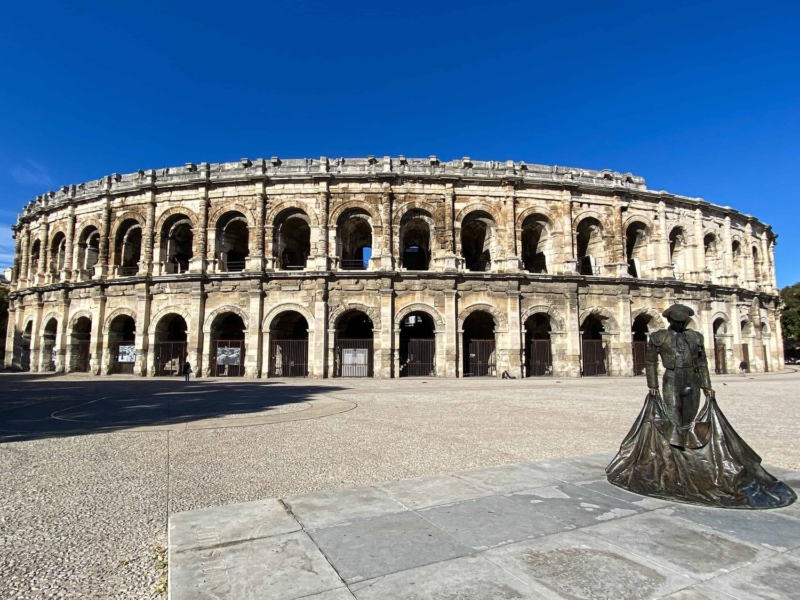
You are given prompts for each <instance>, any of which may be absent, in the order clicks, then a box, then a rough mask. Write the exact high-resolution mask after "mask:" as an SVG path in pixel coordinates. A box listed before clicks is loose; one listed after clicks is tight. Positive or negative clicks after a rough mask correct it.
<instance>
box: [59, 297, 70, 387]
mask: <svg viewBox="0 0 800 600" xmlns="http://www.w3.org/2000/svg"><path fill="white" fill-rule="evenodd" d="M59 295H60V297H59V301H58V306H57V308H58V309H59V311H58V312H59V316H58V329H57V330H56V341H55V348H56V373H66V372H67V371H68V368H69V356H68V354H71V353H68V352H67V348H68V345H69V338H70V335H69V304H70V297H69V291H67V290H66V289H62V290H60V294H59Z"/></svg>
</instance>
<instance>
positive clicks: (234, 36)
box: [0, 0, 800, 286]
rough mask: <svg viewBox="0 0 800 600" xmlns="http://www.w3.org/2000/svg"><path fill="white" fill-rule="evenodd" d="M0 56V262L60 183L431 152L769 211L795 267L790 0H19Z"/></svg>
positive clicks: (799, 179) (795, 113)
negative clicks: (246, 161) (615, 178)
mask: <svg viewBox="0 0 800 600" xmlns="http://www.w3.org/2000/svg"><path fill="white" fill-rule="evenodd" d="M68 5H69V6H68ZM0 59H2V60H0V225H1V226H2V233H0V266H2V267H5V266H9V265H10V263H11V260H12V254H13V248H12V240H11V237H10V231H9V230H8V225H10V224H12V223H13V222H15V221H16V215H17V213H18V212H19V211H20V209H21V207H22V205H23V204H24V203H26V202H27V201H28V200H30V199H32V198H33V197H35V196H36V195H37V194H41V193H44V192H46V191H48V190H52V189H57V188H58V187H60V186H61V185H68V184H71V183H80V182H82V181H87V180H91V179H97V178H99V177H101V176H103V175H106V174H110V173H112V172H117V173H128V172H132V171H136V170H137V169H149V168H160V167H166V166H175V165H182V164H184V163H186V162H190V161H191V162H196V163H199V162H203V161H205V162H222V161H231V160H238V159H239V158H242V157H249V158H259V157H264V158H269V157H270V156H283V157H293V158H299V157H311V158H318V157H319V156H328V157H331V158H334V157H339V156H345V157H348V156H351V157H354V156H366V155H369V154H374V155H376V156H383V155H392V156H396V155H398V154H403V155H405V156H409V157H410V156H414V157H426V156H429V155H431V154H435V155H437V156H438V157H439V158H440V159H441V160H452V159H456V158H461V157H462V156H469V157H471V158H473V159H481V160H507V159H514V160H524V161H526V162H536V163H543V164H549V165H566V166H574V167H583V168H591V169H604V168H610V169H614V170H617V171H621V172H623V173H624V172H628V171H631V172H633V173H635V174H636V175H641V176H643V177H644V178H645V179H646V180H647V184H648V187H650V188H651V189H665V190H668V191H670V192H674V193H679V194H686V195H691V196H699V197H702V198H705V199H706V200H708V201H710V202H714V203H717V204H722V205H729V206H732V207H734V208H736V209H737V210H740V211H742V212H745V213H749V214H753V215H755V216H756V217H758V218H759V219H761V220H763V221H766V222H767V223H770V224H772V225H773V226H774V229H775V231H776V232H777V233H778V234H779V235H780V239H779V241H778V246H777V249H776V254H777V260H778V283H779V285H781V286H784V285H788V284H791V283H794V282H796V281H798V280H800V261H798V260H797V257H798V255H800V216H799V215H798V195H799V194H800V192H798V190H800V172H799V171H800V170H799V169H798V167H800V3H798V2H796V1H794V2H760V3H753V2H747V3H744V2H738V1H736V0H729V1H727V2H697V1H693V2H676V1H672V2H662V3H656V2H652V1H650V2H614V1H605V2H572V3H559V2H547V3H536V2H530V1H528V2H507V1H502V0H495V1H494V2H487V1H485V0H483V1H480V2H477V1H473V0H459V1H458V2H449V1H439V2H413V3H408V2H371V3H348V2H330V1H328V2H309V1H303V0H299V1H298V0H295V1H292V2H246V3H242V2H234V3H229V2H227V3H226V2H213V3H212V2H202V1H197V2H192V3H186V4H182V5H181V3H178V2H159V3H152V4H151V3H149V2H141V1H140V2H130V1H126V2H114V1H113V0H108V1H106V2H97V3H88V2H70V3H66V2H35V1H31V2H18V1H17V2H9V3H8V4H5V5H4V7H3V9H2V12H0Z"/></svg>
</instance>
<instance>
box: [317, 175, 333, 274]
mask: <svg viewBox="0 0 800 600" xmlns="http://www.w3.org/2000/svg"><path fill="white" fill-rule="evenodd" d="M329 202H330V194H329V193H328V182H327V181H320V182H319V192H318V193H317V214H318V215H319V237H318V240H317V254H316V257H315V259H314V268H315V269H316V270H317V271H327V270H328V269H330V264H331V263H330V258H329V257H330V238H329V232H328V228H329V223H328V204H329Z"/></svg>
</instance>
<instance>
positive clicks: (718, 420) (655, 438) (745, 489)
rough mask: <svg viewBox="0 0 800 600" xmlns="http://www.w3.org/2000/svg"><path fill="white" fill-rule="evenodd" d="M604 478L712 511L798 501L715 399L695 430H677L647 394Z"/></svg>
mask: <svg viewBox="0 0 800 600" xmlns="http://www.w3.org/2000/svg"><path fill="white" fill-rule="evenodd" d="M606 474H607V475H608V481H609V482H611V483H612V484H614V485H616V486H618V487H621V488H624V489H626V490H628V491H631V492H634V493H636V494H642V495H644V496H654V497H656V498H664V499H667V500H678V501H681V502H690V503H693V504H704V505H708V506H719V507H725V508H776V507H779V506H788V505H789V504H791V503H792V502H794V501H795V500H796V499H797V495H796V494H795V493H794V491H792V489H791V488H790V487H789V486H788V485H786V484H785V483H783V482H782V481H779V480H777V479H775V477H773V476H772V475H770V474H769V473H767V471H766V470H764V468H763V467H762V466H761V458H760V457H759V456H758V454H756V453H755V452H754V451H753V449H752V448H750V446H748V445H747V443H746V442H745V441H744V440H743V439H742V438H741V437H739V434H737V433H736V431H735V430H734V429H733V427H732V426H731V424H730V423H729V422H728V420H727V419H726V418H725V415H723V414H722V411H721V410H720V409H719V406H718V405H717V402H716V400H715V399H713V398H707V399H706V402H705V404H704V405H703V408H702V409H701V410H700V411H699V412H698V414H697V418H696V419H695V421H694V422H693V423H692V424H691V425H688V426H686V427H676V426H675V424H674V423H672V422H671V421H670V420H669V419H668V418H667V416H666V414H665V413H664V410H663V408H662V406H661V403H660V401H659V398H658V397H656V396H652V395H649V394H648V396H647V398H646V399H645V401H644V406H643V407H642V411H641V412H640V413H639V417H638V418H637V419H636V422H635V423H634V424H633V427H632V428H631V430H630V432H629V433H628V435H627V436H626V437H625V439H624V440H623V442H622V445H621V446H620V449H619V453H618V454H617V456H616V457H615V458H614V460H612V461H611V464H609V465H608V467H607V468H606Z"/></svg>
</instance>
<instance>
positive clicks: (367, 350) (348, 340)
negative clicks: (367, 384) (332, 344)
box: [334, 310, 375, 377]
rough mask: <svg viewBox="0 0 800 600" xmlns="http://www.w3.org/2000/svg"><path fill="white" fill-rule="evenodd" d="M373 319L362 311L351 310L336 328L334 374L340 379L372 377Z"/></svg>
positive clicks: (343, 316)
mask: <svg viewBox="0 0 800 600" xmlns="http://www.w3.org/2000/svg"><path fill="white" fill-rule="evenodd" d="M374 353H375V352H374V346H373V324H372V319H370V318H369V316H368V315H366V314H365V313H363V312H361V311H360V310H349V311H347V312H346V313H345V314H344V315H342V317H341V318H340V319H339V323H338V324H337V326H336V356H335V359H334V360H335V363H336V364H335V365H334V373H335V375H336V376H338V377H372V372H373V361H374Z"/></svg>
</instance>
